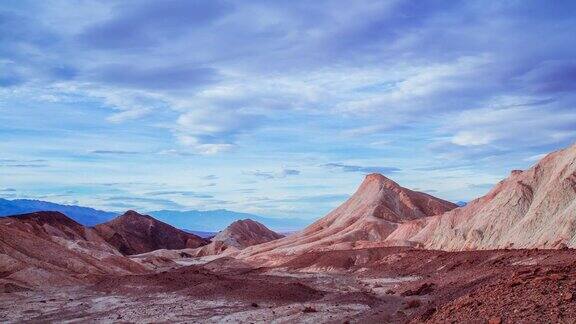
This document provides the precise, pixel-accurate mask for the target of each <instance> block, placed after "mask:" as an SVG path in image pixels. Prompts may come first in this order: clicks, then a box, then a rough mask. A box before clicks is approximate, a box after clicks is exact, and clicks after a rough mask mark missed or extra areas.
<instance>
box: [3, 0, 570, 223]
mask: <svg viewBox="0 0 576 324" xmlns="http://www.w3.org/2000/svg"><path fill="white" fill-rule="evenodd" d="M575 6H576V3H575V2H573V1H554V2H547V1H506V2H499V1H498V2H497V1H426V2H421V1H368V0H367V1H353V2H351V1H312V2H311V1H241V2H239V1H219V0H211V1H188V0H182V1H96V0H94V1H90V0H84V1H81V2H76V1H56V0H54V1H51V0H47V1H11V0H9V1H2V3H0V40H1V41H0V139H1V140H0V179H1V180H2V182H1V184H0V197H2V198H6V199H17V198H30V199H41V200H46V201H51V202H56V203H61V204H72V205H82V206H90V207H93V208H97V209H101V210H112V211H121V210H127V209H136V210H139V211H143V212H148V211H154V210H173V211H178V210H180V211H184V210H219V209H227V210H233V211H237V212H245V213H252V214H259V215H267V216H271V217H276V218H304V219H308V220H312V219H315V218H317V217H320V216H322V215H324V214H325V213H326V212H328V211H329V210H330V209H332V208H333V207H335V206H337V205H339V204H341V203H342V202H343V201H344V200H346V198H348V197H349V195H350V193H352V192H353V191H354V189H355V187H356V186H357V184H358V183H360V182H361V180H362V178H363V176H364V175H365V174H368V173H373V172H377V173H382V174H384V175H386V176H387V177H389V178H391V179H394V180H395V181H398V182H399V183H402V185H403V186H404V187H406V188H410V189H413V190H417V191H421V192H427V193H430V194H433V195H434V196H436V197H439V198H442V199H445V200H449V201H452V202H458V201H471V200H473V199H474V198H476V197H478V196H481V195H483V194H485V193H486V192H487V191H488V190H489V188H490V187H492V186H493V185H494V184H495V183H496V182H498V181H499V180H500V179H503V178H505V177H506V176H507V175H508V173H509V170H511V169H526V168H527V167H529V166H530V165H532V164H534V163H535V162H536V161H537V160H539V158H540V157H541V156H542V154H543V153H547V152H551V151H554V150H556V149H559V148H562V147H566V146H568V145H569V144H570V143H572V142H573V141H574V140H575V139H576V112H575V110H574V105H575V104H576V94H575V93H576V92H575V91H574V90H576V61H575V60H574V58H575V57H576V47H575V46H574V44H575V43H576V33H574V30H575V27H576V18H575V15H574V12H575V9H576V8H574V7H575Z"/></svg>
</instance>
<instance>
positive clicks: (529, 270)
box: [0, 248, 576, 323]
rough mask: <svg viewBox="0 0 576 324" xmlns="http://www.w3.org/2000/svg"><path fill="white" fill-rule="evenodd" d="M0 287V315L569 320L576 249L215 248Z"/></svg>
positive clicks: (575, 294) (575, 306)
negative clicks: (227, 253)
mask: <svg viewBox="0 0 576 324" xmlns="http://www.w3.org/2000/svg"><path fill="white" fill-rule="evenodd" d="M11 287H12V288H11ZM3 289H4V291H7V292H4V293H0V321H1V322H53V321H79V322H86V321H89V322H116V321H121V322H202V323H211V322H214V323H215V322H218V323H222V322H232V323H235V322H237V323H254V322H278V323H282V322H286V323H293V322H303V323H307V322H308V323H312V322H313V323H344V322H350V323H356V322H358V323H367V322H379V323H382V322H392V323H405V322H442V323H446V322H454V323H461V322H473V323H512V322H555V323H574V322H575V321H576V251H575V250H497V251H473V252H453V253H449V252H439V251H425V250H411V249H407V248H371V249H361V250H349V251H330V252H317V253H310V254H306V255H303V256H301V257H298V258H296V259H294V260H292V261H290V262H288V263H286V264H284V265H282V266H281V267H276V268H250V267H247V266H246V265H245V264H244V263H241V262H238V261H235V260H233V259H224V260H217V261H214V263H208V264H206V265H190V266H185V267H180V268H177V269H172V270H161V271H159V272H156V273H149V274H143V275H126V276H107V277H100V278H97V279H95V280H94V281H93V282H92V283H91V284H88V285H85V286H75V287H70V286H67V287H58V288H55V287H52V288H44V289H34V290H22V289H17V287H13V286H10V285H8V286H6V285H5V286H4V288H3Z"/></svg>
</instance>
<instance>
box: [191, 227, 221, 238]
mask: <svg viewBox="0 0 576 324" xmlns="http://www.w3.org/2000/svg"><path fill="white" fill-rule="evenodd" d="M183 231H184V232H188V233H191V234H194V235H197V236H200V237H201V238H211V237H214V236H216V234H218V232H204V231H192V230H186V229H185V230H183Z"/></svg>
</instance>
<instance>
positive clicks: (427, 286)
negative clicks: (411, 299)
mask: <svg viewBox="0 0 576 324" xmlns="http://www.w3.org/2000/svg"><path fill="white" fill-rule="evenodd" d="M434 287H436V285H435V284H433V283H423V284H422V285H420V286H419V287H418V288H416V290H411V289H408V290H406V291H404V292H402V294H401V295H402V296H421V295H428V294H429V293H431V292H433V291H434Z"/></svg>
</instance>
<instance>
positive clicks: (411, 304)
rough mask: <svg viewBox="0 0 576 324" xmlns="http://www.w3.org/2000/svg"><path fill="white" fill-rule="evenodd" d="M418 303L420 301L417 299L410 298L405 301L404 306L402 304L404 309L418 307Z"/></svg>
mask: <svg viewBox="0 0 576 324" xmlns="http://www.w3.org/2000/svg"><path fill="white" fill-rule="evenodd" d="M420 305H421V303H420V301H419V300H418V299H411V300H409V301H407V302H406V306H404V309H410V308H418V307H420Z"/></svg>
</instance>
